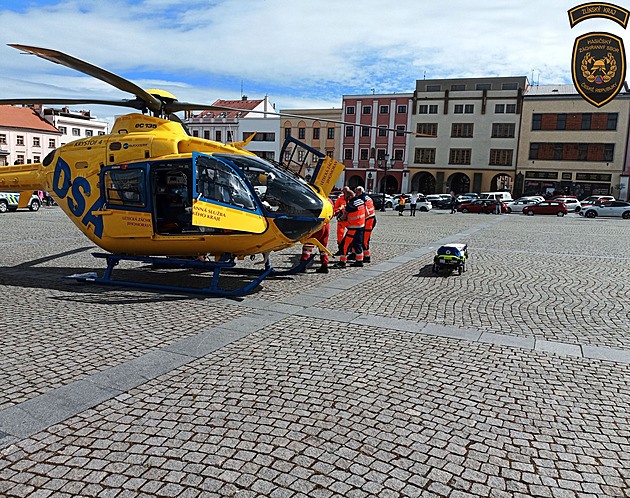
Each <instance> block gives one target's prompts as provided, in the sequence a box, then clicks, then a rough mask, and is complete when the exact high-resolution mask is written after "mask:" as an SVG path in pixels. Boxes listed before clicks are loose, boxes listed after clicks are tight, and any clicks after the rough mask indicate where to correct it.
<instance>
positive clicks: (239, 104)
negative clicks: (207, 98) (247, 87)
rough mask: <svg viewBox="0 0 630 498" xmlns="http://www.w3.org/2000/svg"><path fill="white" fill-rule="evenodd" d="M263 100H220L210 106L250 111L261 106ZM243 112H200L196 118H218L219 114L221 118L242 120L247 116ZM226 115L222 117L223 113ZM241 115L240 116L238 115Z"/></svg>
mask: <svg viewBox="0 0 630 498" xmlns="http://www.w3.org/2000/svg"><path fill="white" fill-rule="evenodd" d="M263 102H264V100H262V99H261V100H222V99H219V100H217V101H215V102H214V103H213V104H212V105H216V106H224V107H232V108H234V109H243V111H251V110H253V109H255V108H256V107H258V106H259V105H260V104H262V103H263ZM243 111H202V112H200V113H199V114H197V115H196V116H195V117H196V118H218V117H219V114H221V117H222V118H242V117H243V116H246V115H247V112H243ZM224 112H225V113H226V114H225V115H223V113H224ZM240 113H242V114H240ZM239 114H240V115H239Z"/></svg>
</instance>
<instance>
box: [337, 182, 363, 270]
mask: <svg viewBox="0 0 630 498" xmlns="http://www.w3.org/2000/svg"><path fill="white" fill-rule="evenodd" d="M344 196H345V197H346V210H345V212H344V213H343V215H342V216H341V221H347V222H348V230H347V231H346V236H345V237H344V238H343V246H342V248H341V250H342V254H341V256H340V257H339V263H337V267H338V268H345V267H346V262H347V261H348V253H349V252H350V250H352V251H353V252H354V253H355V254H356V255H357V259H356V261H355V262H354V263H352V264H351V266H363V230H364V229H365V203H364V202H363V199H360V198H359V197H357V196H356V195H354V192H353V191H352V190H350V189H348V190H347V191H346V192H344Z"/></svg>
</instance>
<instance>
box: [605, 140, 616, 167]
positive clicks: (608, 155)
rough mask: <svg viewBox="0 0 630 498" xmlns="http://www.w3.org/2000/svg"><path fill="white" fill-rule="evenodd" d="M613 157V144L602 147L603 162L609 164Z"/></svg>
mask: <svg viewBox="0 0 630 498" xmlns="http://www.w3.org/2000/svg"><path fill="white" fill-rule="evenodd" d="M614 155H615V144H605V145H604V161H606V162H608V163H610V162H612V160H613V157H614Z"/></svg>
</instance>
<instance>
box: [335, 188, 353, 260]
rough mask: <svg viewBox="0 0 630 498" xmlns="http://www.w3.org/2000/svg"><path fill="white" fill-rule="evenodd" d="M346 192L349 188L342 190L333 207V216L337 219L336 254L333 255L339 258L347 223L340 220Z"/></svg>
mask: <svg viewBox="0 0 630 498" xmlns="http://www.w3.org/2000/svg"><path fill="white" fill-rule="evenodd" d="M347 190H350V189H349V187H344V188H343V194H342V195H340V196H339V197H337V200H336V201H335V205H334V206H333V216H334V217H335V218H337V252H336V253H335V256H341V244H342V242H343V235H344V233H345V231H346V228H347V227H348V223H346V222H345V221H341V220H340V218H341V215H342V214H343V211H344V209H345V208H346V197H345V193H346V191H347Z"/></svg>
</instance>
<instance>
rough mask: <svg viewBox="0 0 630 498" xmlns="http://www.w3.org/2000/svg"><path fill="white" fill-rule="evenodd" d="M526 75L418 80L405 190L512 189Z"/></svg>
mask: <svg viewBox="0 0 630 498" xmlns="http://www.w3.org/2000/svg"><path fill="white" fill-rule="evenodd" d="M527 86H528V82H527V78H526V77H524V76H521V77H509V78H508V77H506V78H504V77H497V78H457V79H433V80H418V81H417V82H416V91H415V92H414V94H413V102H412V106H411V110H412V112H411V127H412V129H413V130H414V131H416V132H417V133H418V134H419V135H418V136H412V137H411V139H410V150H409V155H410V158H409V174H410V190H413V191H418V192H422V193H425V194H430V193H449V192H451V191H454V192H455V193H458V194H459V193H465V192H483V191H496V190H512V188H513V184H514V179H515V175H516V157H517V149H518V143H519V142H518V141H519V124H520V117H521V111H522V105H523V93H524V91H525V90H526V89H527Z"/></svg>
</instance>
